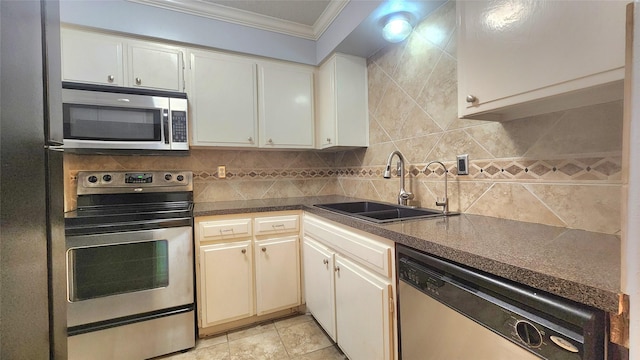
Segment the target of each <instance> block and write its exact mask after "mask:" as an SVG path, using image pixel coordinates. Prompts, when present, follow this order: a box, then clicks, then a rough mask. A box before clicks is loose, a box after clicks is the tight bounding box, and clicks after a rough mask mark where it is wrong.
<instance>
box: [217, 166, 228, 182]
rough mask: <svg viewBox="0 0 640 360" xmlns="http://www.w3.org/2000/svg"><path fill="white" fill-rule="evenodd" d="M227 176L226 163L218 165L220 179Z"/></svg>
mask: <svg viewBox="0 0 640 360" xmlns="http://www.w3.org/2000/svg"><path fill="white" fill-rule="evenodd" d="M226 177H227V167H226V166H224V165H220V166H218V179H224V178H226Z"/></svg>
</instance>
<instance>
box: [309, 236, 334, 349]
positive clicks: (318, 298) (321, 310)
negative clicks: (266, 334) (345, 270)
mask: <svg viewBox="0 0 640 360" xmlns="http://www.w3.org/2000/svg"><path fill="white" fill-rule="evenodd" d="M302 256H303V261H302V264H303V267H304V271H303V273H304V294H305V299H306V302H307V310H309V312H311V314H313V317H314V318H315V319H316V320H317V321H318V323H320V325H321V326H322V328H323V329H324V331H326V332H327V334H328V335H329V336H330V337H331V339H333V341H336V340H337V339H336V313H335V302H334V300H335V297H334V291H333V266H334V265H333V261H334V253H333V252H332V251H330V250H329V249H327V248H326V247H324V246H323V245H322V244H320V243H318V242H317V241H315V240H312V239H311V238H309V237H305V238H304V239H303V248H302Z"/></svg>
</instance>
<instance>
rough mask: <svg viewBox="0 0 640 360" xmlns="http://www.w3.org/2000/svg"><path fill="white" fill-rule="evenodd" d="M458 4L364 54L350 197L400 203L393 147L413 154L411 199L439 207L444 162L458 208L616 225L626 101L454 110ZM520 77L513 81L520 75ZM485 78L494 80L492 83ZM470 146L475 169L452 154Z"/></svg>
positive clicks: (346, 178)
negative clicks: (362, 135) (364, 114)
mask: <svg viewBox="0 0 640 360" xmlns="http://www.w3.org/2000/svg"><path fill="white" fill-rule="evenodd" d="M455 24H456V18H455V2H454V1H449V2H447V3H445V4H444V5H442V6H441V7H440V8H439V9H437V10H436V11H435V12H434V13H432V14H431V15H430V16H429V17H428V18H427V19H425V20H424V21H423V22H422V23H420V24H419V25H418V26H417V27H416V29H415V30H414V32H413V33H412V34H411V36H410V37H409V38H408V39H407V40H405V41H404V42H402V43H400V44H394V45H390V46H388V47H386V48H384V49H382V50H380V51H379V52H378V53H377V54H374V55H373V56H372V57H370V58H369V59H368V76H369V118H370V134H369V136H370V146H369V148H367V149H366V150H356V151H351V152H348V153H344V154H342V159H338V165H339V166H340V167H348V168H350V169H352V171H349V172H340V173H339V174H338V181H339V183H340V187H341V188H342V189H344V191H345V194H346V195H352V196H358V197H364V198H371V199H378V200H384V201H392V202H393V201H396V196H397V193H398V189H399V185H398V183H397V180H393V179H391V180H385V179H383V178H382V171H383V170H384V165H385V163H386V160H387V157H388V155H389V154H390V153H391V152H392V151H394V150H400V151H401V152H402V153H403V155H404V156H405V158H406V160H407V163H408V165H407V167H408V169H407V170H408V176H409V178H408V184H409V185H408V187H409V190H410V191H412V192H413V193H414V194H415V195H416V199H415V201H414V204H415V205H419V206H424V207H429V208H435V201H436V197H438V198H441V197H442V196H443V194H444V171H443V170H442V169H441V168H438V167H436V166H435V165H433V166H432V167H430V168H429V169H425V165H426V164H427V163H428V162H429V161H431V160H439V161H442V162H444V163H445V165H446V166H447V168H448V170H449V173H448V180H449V200H450V209H451V210H452V211H460V212H465V213H473V214H482V215H488V216H495V217H500V218H508V219H515V220H522V221H528V222H538V223H544V224H549V225H558V226H566V227H570V228H577V229H585V230H590V231H596V232H604V233H612V234H616V233H619V232H620V204H621V203H620V197H621V155H622V145H621V144H622V101H617V102H611V103H607V104H600V105H594V106H587V107H582V108H577V109H572V110H568V111H561V112H555V113H549V114H543V115H538V116H534V117H529V118H523V119H518V120H513V121H509V122H487V121H479V120H462V119H458V117H457V75H456V64H457V60H456V48H457V47H456V34H455ZM514 81H517V79H514ZM487 86H490V84H488V85H487ZM461 154H469V160H470V164H469V170H470V173H469V175H460V176H458V175H456V162H455V159H456V155H461Z"/></svg>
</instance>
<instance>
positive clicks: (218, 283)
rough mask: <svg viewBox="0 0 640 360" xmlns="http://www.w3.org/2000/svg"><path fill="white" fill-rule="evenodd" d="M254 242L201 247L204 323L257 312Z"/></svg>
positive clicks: (210, 324) (229, 319) (238, 317)
mask: <svg viewBox="0 0 640 360" xmlns="http://www.w3.org/2000/svg"><path fill="white" fill-rule="evenodd" d="M251 250H252V247H251V241H250V240H249V241H239V242H235V243H225V244H215V245H206V246H201V247H200V259H199V264H200V303H199V304H198V306H199V307H200V313H201V318H200V326H201V327H207V326H213V325H217V324H221V323H224V322H228V321H233V320H238V319H242V318H246V317H249V316H251V315H253V314H254V311H253V267H252V261H251V258H252V251H251Z"/></svg>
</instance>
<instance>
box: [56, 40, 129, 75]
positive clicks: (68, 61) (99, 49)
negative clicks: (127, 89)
mask: <svg viewBox="0 0 640 360" xmlns="http://www.w3.org/2000/svg"><path fill="white" fill-rule="evenodd" d="M60 35H61V46H62V81H73V82H81V83H89V84H101V85H117V86H124V80H125V79H124V70H123V43H122V40H120V39H118V38H116V37H112V36H107V35H101V34H91V33H86V32H82V31H78V30H75V29H67V28H62V29H61V30H60Z"/></svg>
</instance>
